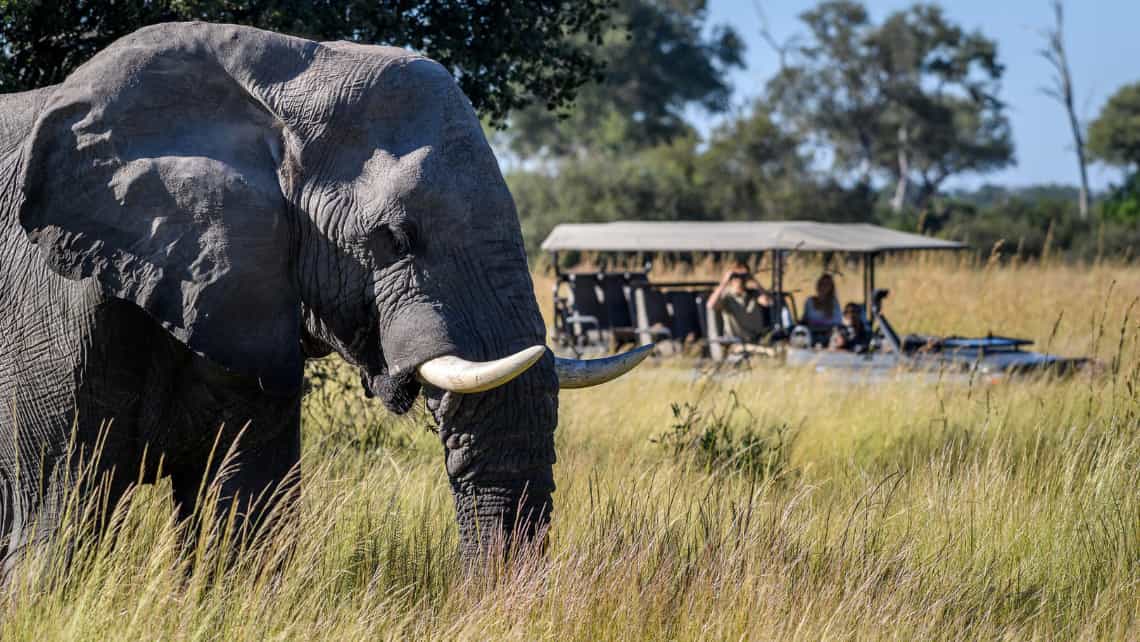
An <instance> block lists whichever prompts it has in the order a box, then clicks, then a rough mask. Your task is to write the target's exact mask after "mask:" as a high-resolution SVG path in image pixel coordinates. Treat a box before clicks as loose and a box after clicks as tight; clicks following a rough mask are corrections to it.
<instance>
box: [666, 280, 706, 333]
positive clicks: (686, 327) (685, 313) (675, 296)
mask: <svg viewBox="0 0 1140 642" xmlns="http://www.w3.org/2000/svg"><path fill="white" fill-rule="evenodd" d="M665 302H666V303H667V304H668V306H669V308H670V311H671V312H672V315H671V316H672V321H673V322H672V325H670V327H669V329H670V330H671V331H672V333H673V338H674V339H676V340H678V341H689V340H690V339H692V338H696V337H699V336H702V335H703V332H702V331H701V317H702V316H704V315H702V314H701V310H700V308H699V307H698V304H697V293H696V292H691V291H688V290H674V291H672V292H667V293H665Z"/></svg>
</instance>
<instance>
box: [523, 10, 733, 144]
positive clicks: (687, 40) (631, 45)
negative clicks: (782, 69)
mask: <svg viewBox="0 0 1140 642" xmlns="http://www.w3.org/2000/svg"><path fill="white" fill-rule="evenodd" d="M705 4H706V3H705V0H659V1H654V0H619V2H618V4H617V9H616V11H615V16H616V18H615V20H614V21H613V23H612V25H611V27H610V29H609V30H608V31H607V32H606V33H605V35H604V37H603V38H602V42H601V44H600V46H599V47H598V48H597V49H596V51H595V55H596V57H597V58H599V59H601V60H603V61H605V62H606V71H605V73H604V75H603V76H602V79H601V81H600V82H598V83H592V84H589V85H586V86H585V87H583V88H582V90H581V91H580V92H579V96H578V99H577V100H576V101H575V103H574V105H573V107H572V108H567V109H563V110H560V112H559V113H553V112H551V111H549V110H542V109H539V108H538V107H537V106H536V107H532V108H530V109H526V110H522V111H520V112H517V113H516V114H515V115H513V116H512V118H511V128H510V134H511V143H510V144H511V149H512V150H513V151H514V152H516V153H517V154H520V155H522V156H526V157H533V156H537V155H545V156H547V157H552V158H558V157H565V156H569V155H572V154H576V153H579V152H585V151H590V152H621V153H625V152H630V151H633V150H637V149H644V148H647V147H652V146H654V145H658V144H668V143H670V142H671V141H673V140H674V139H677V138H680V137H684V136H687V135H689V134H691V133H692V128H691V126H690V125H689V123H688V122H686V120H685V110H686V109H687V108H688V107H690V106H693V105H695V106H699V107H701V108H703V109H705V110H707V111H709V112H713V113H717V112H722V111H724V110H725V109H727V107H728V105H729V99H730V97H731V94H732V88H731V86H730V85H729V84H728V81H727V80H726V79H725V72H726V70H727V69H728V68H730V67H734V66H741V65H742V64H743V63H742V59H741V55H742V52H743V44H742V42H741V40H740V38H739V36H738V35H737V34H736V32H735V31H733V30H732V29H731V28H727V27H714V28H712V29H711V30H709V29H706V22H707V12H706V9H705ZM706 32H708V33H707V35H706Z"/></svg>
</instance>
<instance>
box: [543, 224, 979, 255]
mask: <svg viewBox="0 0 1140 642" xmlns="http://www.w3.org/2000/svg"><path fill="white" fill-rule="evenodd" d="M966 247H967V246H966V245H964V244H962V243H958V242H955V241H946V240H943V239H936V238H932V237H929V236H923V235H921V234H909V233H907V232H899V231H898V230H892V229H887V228H885V227H879V226H878V225H871V224H869V223H816V222H813V221H742V222H727V221H615V222H612V223H563V224H561V225H557V226H555V228H554V230H553V231H551V232H550V236H547V237H546V240H545V241H543V242H542V249H543V250H546V251H548V252H558V251H564V250H579V251H587V252H765V251H769V250H788V251H798V252H850V253H863V254H873V253H878V252H896V251H907V250H961V249H966Z"/></svg>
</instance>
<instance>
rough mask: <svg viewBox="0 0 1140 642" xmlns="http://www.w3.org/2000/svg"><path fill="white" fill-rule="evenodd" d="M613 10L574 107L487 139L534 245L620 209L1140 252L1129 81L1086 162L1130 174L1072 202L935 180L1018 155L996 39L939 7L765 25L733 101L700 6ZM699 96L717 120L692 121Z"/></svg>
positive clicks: (634, 0) (534, 110) (626, 1)
mask: <svg viewBox="0 0 1140 642" xmlns="http://www.w3.org/2000/svg"><path fill="white" fill-rule="evenodd" d="M615 7H616V8H615V12H614V20H613V22H612V26H611V28H610V29H609V30H608V31H606V33H605V35H604V38H603V39H602V42H601V44H599V45H598V47H597V49H596V53H597V56H598V58H599V59H601V60H604V61H605V62H606V63H607V67H606V72H605V76H604V78H603V79H602V81H601V82H599V83H593V84H587V85H585V86H584V87H583V88H582V90H581V91H580V92H579V95H578V98H577V101H576V102H575V104H574V105H573V107H572V108H570V109H567V110H562V111H561V112H551V111H549V110H545V109H543V108H542V107H541V106H538V107H530V108H527V109H523V110H521V111H518V112H516V113H513V114H512V116H511V118H510V126H509V128H508V129H507V130H506V132H505V133H503V134H501V135H500V137H499V139H498V143H499V145H500V147H506V148H508V149H509V150H510V151H511V152H512V154H513V156H514V157H515V159H516V162H513V163H512V167H513V168H514V169H513V170H512V171H510V172H508V176H507V180H508V183H509V184H510V186H511V189H512V191H513V193H514V195H515V198H516V200H517V202H518V206H519V214H520V217H521V219H522V224H523V232H524V235H525V237H526V242H527V247H528V250H529V251H530V252H532V253H534V252H536V251H537V250H538V246H539V244H540V243H541V242H542V239H543V238H544V237H545V236H546V234H547V233H548V232H549V231H550V229H551V228H552V227H553V226H554V225H555V224H557V223H562V222H601V221H612V220H621V219H640V220H682V219H684V220H772V219H810V220H816V221H867V222H874V223H878V224H881V225H886V226H890V227H894V228H898V229H902V230H907V231H912V232H922V233H926V234H934V235H938V236H943V237H947V238H953V239H956V240H961V241H965V242H967V243H969V244H970V245H971V246H973V247H974V248H975V249H976V250H977V251H979V252H981V253H985V254H990V253H992V252H996V253H998V254H1000V255H1002V256H1010V255H1013V254H1014V253H1020V254H1021V255H1022V256H1025V257H1032V256H1040V255H1044V254H1049V255H1052V256H1056V257H1066V258H1072V259H1093V258H1096V257H1098V256H1101V257H1120V256H1126V257H1131V256H1133V255H1134V253H1135V252H1136V248H1137V247H1140V178H1137V176H1138V174H1137V168H1140V125H1137V123H1140V84H1134V85H1128V86H1125V87H1122V88H1120V89H1119V90H1118V91H1117V92H1116V94H1114V96H1113V98H1112V99H1111V100H1110V101H1109V103H1108V105H1107V106H1106V107H1105V109H1104V110H1102V112H1101V114H1099V115H1098V117H1097V118H1096V119H1095V120H1094V121H1093V122H1092V123H1091V124H1090V126H1089V127H1088V137H1087V139H1086V140H1087V145H1086V144H1082V149H1085V151H1087V155H1086V156H1082V163H1083V162H1084V159H1085V158H1086V157H1087V158H1088V159H1091V160H1093V161H1096V162H1102V163H1105V164H1108V165H1114V166H1117V167H1120V168H1121V169H1123V170H1124V173H1125V175H1126V176H1128V177H1129V178H1127V179H1126V180H1125V183H1124V184H1123V185H1120V186H1113V187H1112V188H1111V189H1110V190H1108V191H1107V192H1106V193H1103V194H1093V195H1091V196H1092V199H1091V207H1089V208H1088V210H1087V212H1082V211H1081V203H1082V202H1083V201H1085V200H1086V199H1083V198H1081V197H1080V195H1079V193H1078V189H1077V188H1076V187H1072V188H1070V187H1065V186H1042V187H1031V188H1017V189H1011V188H1003V187H994V186H985V187H982V188H981V189H978V190H975V191H961V190H952V189H949V188H948V187H947V185H948V184H952V183H953V182H954V180H953V179H955V178H956V177H962V176H974V177H977V176H985V175H986V174H987V173H989V172H993V171H997V170H1000V169H1003V168H1006V167H1009V166H1011V165H1012V164H1013V163H1014V160H1015V150H1014V146H1013V137H1012V130H1011V128H1010V124H1009V120H1008V117H1007V112H1008V109H1009V108H1008V106H1007V104H1006V103H1005V102H1004V101H1003V99H1002V97H1001V79H1002V76H1003V74H1004V71H1005V66H1004V65H1003V64H1002V62H1001V60H1000V59H999V56H998V46H997V43H996V42H995V41H993V40H992V39H990V38H988V37H987V36H986V35H985V34H984V33H983V32H981V31H980V30H969V29H967V28H964V27H962V26H960V25H958V24H955V23H954V22H953V21H952V20H951V19H950V18H949V17H948V16H947V15H946V13H945V12H943V11H942V9H941V8H940V7H939V6H938V5H936V4H928V3H916V4H914V5H912V6H909V7H906V8H903V9H900V10H897V11H895V12H893V13H891V14H889V15H886V16H884V17H883V19H882V20H875V19H873V17H872V16H871V15H870V13H869V12H868V11H867V10H866V8H865V7H864V6H863V4H862V3H861V2H857V1H851V0H828V1H826V2H819V3H818V4H816V5H815V6H814V7H812V8H810V9H808V10H806V11H804V12H803V13H802V14H801V15H800V25H799V27H798V29H797V31H796V32H795V33H789V34H780V35H781V36H783V38H779V37H776V35H775V34H772V33H769V32H768V31H766V30H765V31H764V32H763V33H762V34H761V35H762V36H763V37H764V38H763V39H764V41H765V42H766V43H767V44H768V46H769V47H770V49H771V54H772V55H773V57H774V58H775V59H776V61H777V62H778V65H779V67H778V71H777V72H776V73H775V74H774V75H773V76H772V77H771V78H770V79H768V80H767V82H765V83H764V85H763V86H762V88H761V91H760V92H759V94H758V96H757V98H756V99H755V101H754V102H752V104H750V105H747V106H746V107H744V108H739V107H738V108H737V109H733V106H732V105H731V101H730V98H731V93H732V88H731V86H730V85H729V84H728V82H727V78H728V76H727V71H728V70H729V69H731V68H733V67H740V66H742V64H743V63H742V61H743V56H742V52H743V40H742V39H741V38H739V37H738V36H737V35H736V33H735V32H734V30H733V29H732V28H731V27H729V26H715V25H709V24H708V23H707V17H708V14H707V11H706V6H705V2H703V1H700V0H688V1H686V2H681V3H660V2H651V1H650V0H617V2H616V5H615ZM1056 17H1057V20H1058V21H1057V23H1056V25H1055V29H1056V30H1058V31H1057V34H1059V33H1060V32H1059V29H1060V27H1061V23H1060V15H1059V14H1058V15H1057V16H1056ZM1049 18H1050V16H1049V15H1048V12H1046V11H1044V9H1043V11H1042V15H1041V20H1042V21H1043V22H1044V21H1047V20H1048V19H1049ZM1058 41H1060V40H1058ZM1050 42H1053V41H1049V42H1043V43H1042V44H1043V46H1048V45H1049V43H1050ZM1050 55H1054V56H1055V55H1057V52H1053V54H1050ZM1054 60H1056V61H1057V62H1063V61H1061V60H1060V59H1059V58H1055V57H1054ZM1047 80H1048V79H1047V78H1042V81H1043V82H1045V81H1047ZM694 109H696V110H703V111H704V112H706V113H711V114H727V115H728V117H727V118H725V119H723V121H722V122H723V124H722V125H721V126H720V127H718V128H717V129H716V130H715V131H713V132H711V134H709V135H708V136H700V135H698V133H697V132H696V129H695V128H694V126H693V125H692V123H691V122H689V120H687V118H688V116H689V115H691V113H692V110H694ZM1057 119H1058V131H1059V132H1060V133H1058V135H1057V140H1056V144H1057V147H1058V150H1062V149H1064V147H1065V146H1066V145H1068V144H1070V143H1071V140H1070V139H1069V136H1068V134H1067V133H1064V130H1062V129H1061V127H1060V126H1061V125H1062V124H1063V123H1064V122H1065V121H1064V111H1063V110H1061V109H1060V108H1058V109H1057ZM1078 178H1079V172H1078V167H1077V163H1075V162H1074V164H1073V184H1074V185H1076V184H1078Z"/></svg>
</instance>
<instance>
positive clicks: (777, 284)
mask: <svg viewBox="0 0 1140 642" xmlns="http://www.w3.org/2000/svg"><path fill="white" fill-rule="evenodd" d="M772 296H773V297H775V299H776V320H775V323H774V324H773V325H775V326H776V327H780V328H784V251H783V250H772ZM793 321H794V320H793ZM784 329H785V330H787V329H788V328H784Z"/></svg>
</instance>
